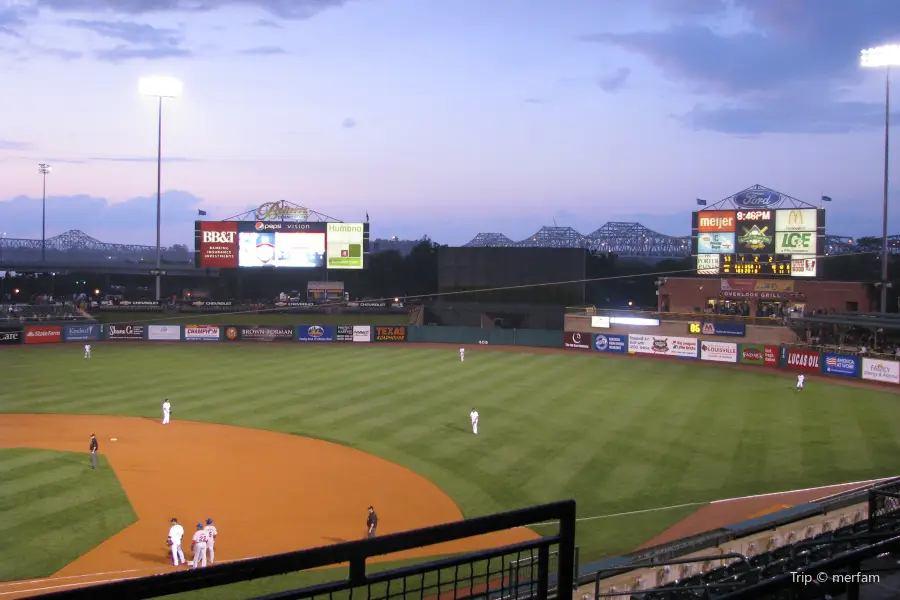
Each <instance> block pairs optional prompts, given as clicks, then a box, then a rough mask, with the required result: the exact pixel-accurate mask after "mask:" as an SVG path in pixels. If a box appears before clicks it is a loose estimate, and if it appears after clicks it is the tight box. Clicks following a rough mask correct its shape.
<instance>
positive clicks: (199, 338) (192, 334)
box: [184, 325, 222, 342]
mask: <svg viewBox="0 0 900 600" xmlns="http://www.w3.org/2000/svg"><path fill="white" fill-rule="evenodd" d="M221 333H222V328H221V327H219V326H218V325H185V326H184V341H186V342H218V341H219V339H221Z"/></svg>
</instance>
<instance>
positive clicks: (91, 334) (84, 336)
mask: <svg viewBox="0 0 900 600" xmlns="http://www.w3.org/2000/svg"><path fill="white" fill-rule="evenodd" d="M99 339H100V326H99V325H70V326H68V327H66V328H65V329H63V341H64V342H96V341H97V340H99Z"/></svg>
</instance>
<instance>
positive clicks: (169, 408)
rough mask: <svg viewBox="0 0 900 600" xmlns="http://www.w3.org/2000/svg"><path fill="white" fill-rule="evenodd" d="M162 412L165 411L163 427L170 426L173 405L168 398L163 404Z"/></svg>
mask: <svg viewBox="0 0 900 600" xmlns="http://www.w3.org/2000/svg"><path fill="white" fill-rule="evenodd" d="M162 411H163V421H162V424H163V425H168V424H169V417H170V416H171V415H172V404H171V403H170V402H169V399H168V398H166V399H165V400H163V403H162Z"/></svg>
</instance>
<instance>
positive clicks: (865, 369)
mask: <svg viewBox="0 0 900 600" xmlns="http://www.w3.org/2000/svg"><path fill="white" fill-rule="evenodd" d="M862 378H863V379H868V380H869V381H880V382H882V383H900V362H898V361H896V360H878V359H875V358H864V359H862Z"/></svg>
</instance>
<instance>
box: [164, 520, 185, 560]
mask: <svg viewBox="0 0 900 600" xmlns="http://www.w3.org/2000/svg"><path fill="white" fill-rule="evenodd" d="M183 537H184V527H182V526H181V525H179V524H178V519H172V526H171V527H169V539H168V541H169V543H170V544H171V547H172V562H173V563H175V566H176V567H177V566H178V565H183V564H184V563H185V562H187V561H186V560H184V550H182V549H181V539H182V538H183Z"/></svg>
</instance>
